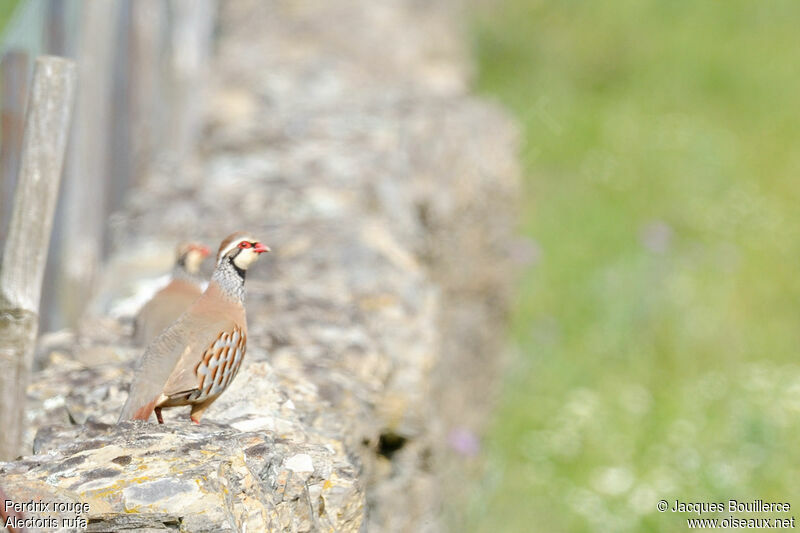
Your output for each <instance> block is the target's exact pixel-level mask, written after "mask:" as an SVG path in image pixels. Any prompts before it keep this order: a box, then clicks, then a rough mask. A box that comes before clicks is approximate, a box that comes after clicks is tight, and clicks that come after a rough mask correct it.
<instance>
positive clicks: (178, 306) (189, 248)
mask: <svg viewBox="0 0 800 533" xmlns="http://www.w3.org/2000/svg"><path fill="white" fill-rule="evenodd" d="M210 252H211V250H209V249H208V247H207V246H204V245H202V244H196V243H186V244H182V245H180V246H178V250H177V257H176V259H175V266H174V267H173V269H172V280H171V281H170V282H169V284H168V285H167V286H166V287H164V288H163V289H161V290H160V291H158V292H157V293H156V294H155V295H154V296H153V297H152V298H151V299H150V301H148V302H147V303H146V304H145V305H144V307H142V309H141V310H140V311H139V314H138V315H136V321H135V322H134V333H133V340H134V342H135V343H136V344H137V345H139V346H147V345H148V344H149V343H150V342H151V341H152V340H153V339H155V338H156V336H157V335H158V334H159V333H161V332H162V331H164V330H165V329H166V328H167V327H168V326H169V325H170V324H172V323H173V322H175V320H177V319H178V317H179V316H181V313H183V312H184V311H186V310H187V309H188V308H189V306H190V305H191V304H192V303H194V301H195V300H197V299H198V298H199V297H200V295H201V294H203V289H202V287H201V285H202V283H203V280H202V279H201V278H200V277H199V276H198V272H199V271H200V264H201V263H202V262H203V260H204V259H205V258H206V257H207V256H208V254H209V253H210Z"/></svg>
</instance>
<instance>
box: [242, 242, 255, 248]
mask: <svg viewBox="0 0 800 533" xmlns="http://www.w3.org/2000/svg"><path fill="white" fill-rule="evenodd" d="M252 246H253V243H251V242H247V241H242V242H240V243H239V248H251V247H252Z"/></svg>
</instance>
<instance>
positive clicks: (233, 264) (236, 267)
mask: <svg viewBox="0 0 800 533" xmlns="http://www.w3.org/2000/svg"><path fill="white" fill-rule="evenodd" d="M236 255H239V254H238V253H237V254H236ZM236 255H234V256H232V257H230V258H229V259H228V261H230V263H231V266H232V267H233V270H235V271H236V273H237V274H239V277H240V278H242V282H244V278H245V273H246V271H245V270H244V269H242V268H239V267H238V266H236V263H234V261H233V260H234V259H235V258H236Z"/></svg>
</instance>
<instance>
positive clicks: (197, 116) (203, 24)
mask: <svg viewBox="0 0 800 533" xmlns="http://www.w3.org/2000/svg"><path fill="white" fill-rule="evenodd" d="M170 8H171V17H170V18H171V20H170V33H171V39H170V59H171V62H170V80H169V81H170V87H169V89H170V91H169V107H170V115H171V116H170V119H171V120H170V122H169V124H167V132H166V133H167V135H166V138H165V152H166V153H167V156H168V158H169V160H171V161H172V162H180V161H182V160H183V159H184V158H185V157H186V156H187V155H188V154H189V152H190V150H191V148H192V147H193V146H194V144H195V141H196V139H197V134H198V133H199V129H200V125H201V123H202V118H203V117H202V108H203V104H204V102H205V98H206V92H207V87H206V86H207V79H208V63H209V61H210V58H211V49H212V40H213V39H212V37H213V33H214V21H215V20H216V12H217V5H216V2H215V1H214V0H171V1H170Z"/></svg>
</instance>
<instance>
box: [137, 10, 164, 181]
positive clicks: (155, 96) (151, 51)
mask: <svg viewBox="0 0 800 533" xmlns="http://www.w3.org/2000/svg"><path fill="white" fill-rule="evenodd" d="M128 1H129V2H130V10H131V13H130V20H131V27H130V32H131V35H130V40H129V46H130V58H129V68H130V72H129V74H128V76H129V79H130V114H131V120H130V124H128V128H129V131H130V134H129V135H130V150H131V158H132V174H133V176H132V177H133V181H134V183H136V184H137V185H142V184H144V183H145V179H146V177H147V175H148V173H149V171H150V167H151V165H152V163H153V159H154V158H155V156H156V153H157V151H158V148H159V147H160V146H161V143H162V141H163V139H164V136H165V131H164V130H165V129H166V128H165V125H166V124H167V123H168V121H169V114H168V113H167V109H168V106H167V103H166V102H165V101H164V93H165V87H166V84H165V72H166V68H165V67H166V65H165V59H166V52H167V50H166V49H167V46H166V34H167V31H166V27H167V9H166V8H167V6H166V3H165V2H164V1H163V0H128Z"/></svg>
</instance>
